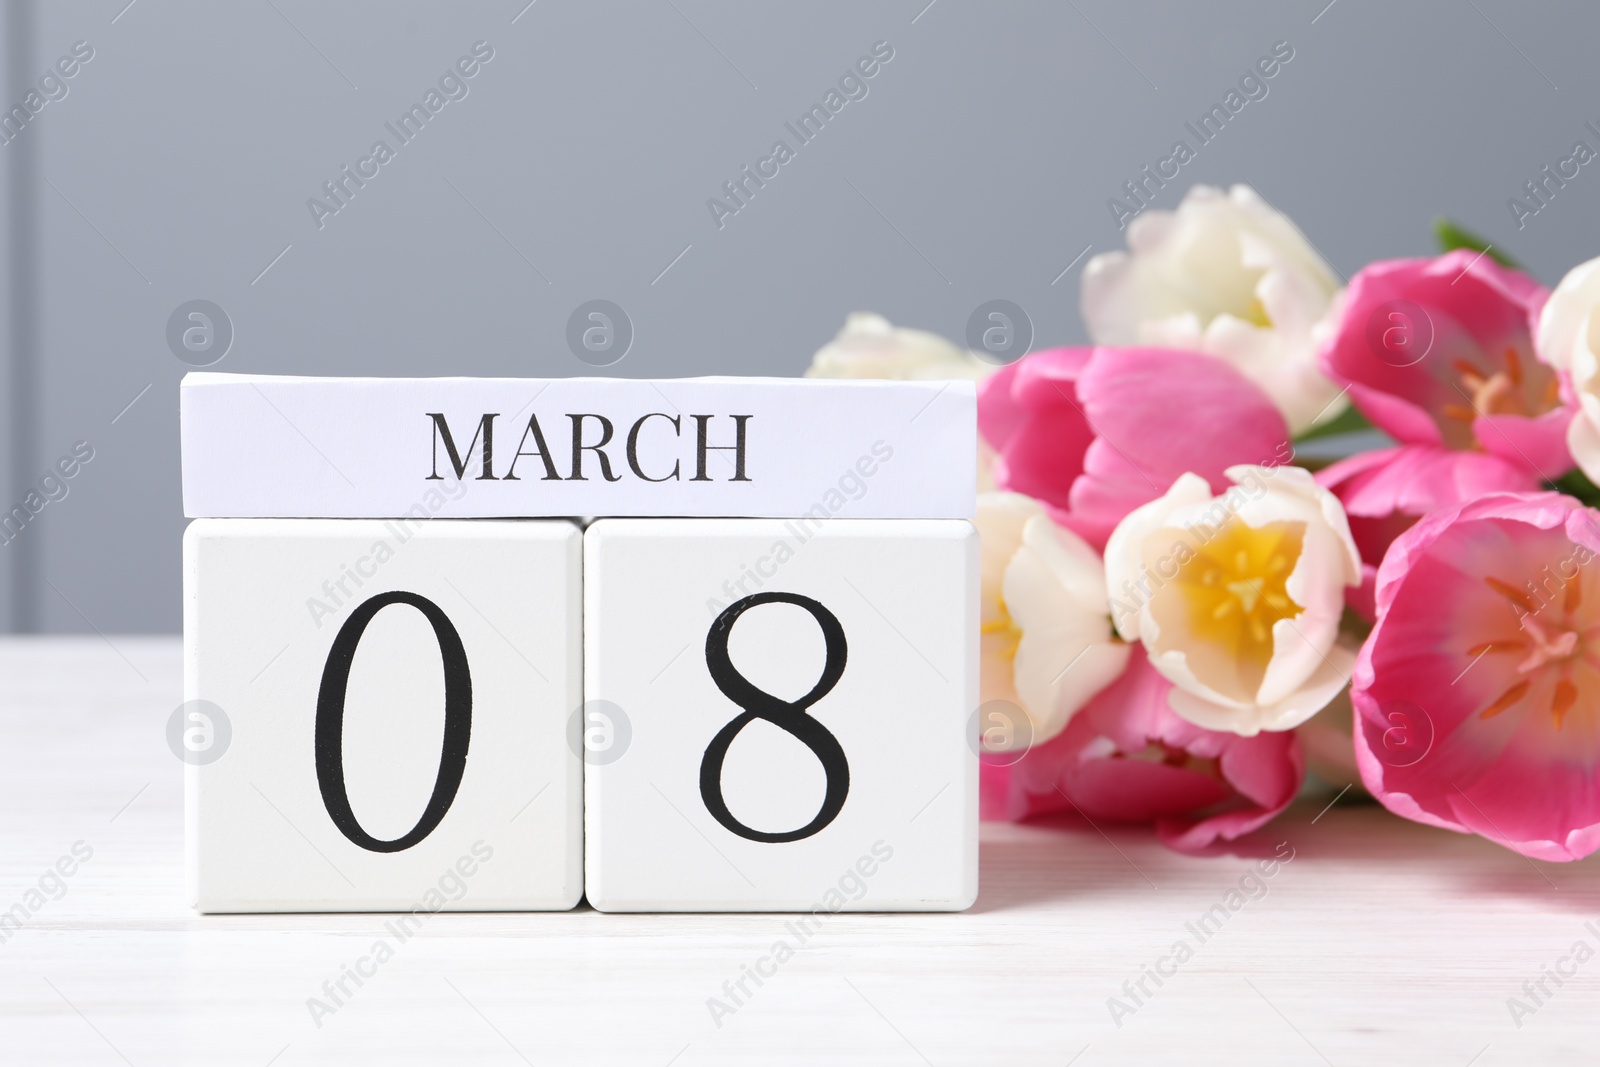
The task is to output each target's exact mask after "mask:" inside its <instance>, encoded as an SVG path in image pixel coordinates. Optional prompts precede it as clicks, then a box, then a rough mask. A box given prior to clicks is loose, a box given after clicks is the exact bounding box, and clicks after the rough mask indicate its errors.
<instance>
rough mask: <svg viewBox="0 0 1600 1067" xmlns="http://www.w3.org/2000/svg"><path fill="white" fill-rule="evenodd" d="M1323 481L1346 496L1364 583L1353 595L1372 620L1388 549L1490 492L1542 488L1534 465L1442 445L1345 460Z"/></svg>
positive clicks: (1321, 475) (1353, 603)
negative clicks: (1441, 512) (1438, 512)
mask: <svg viewBox="0 0 1600 1067" xmlns="http://www.w3.org/2000/svg"><path fill="white" fill-rule="evenodd" d="M1316 478H1317V483H1318V484H1319V485H1321V486H1322V487H1323V488H1324V489H1327V490H1329V491H1330V492H1332V493H1333V495H1334V496H1336V497H1338V498H1339V502H1340V503H1341V504H1343V505H1344V510H1345V515H1346V517H1348V519H1349V520H1350V534H1351V536H1352V537H1354V538H1355V542H1356V548H1357V549H1359V550H1360V552H1361V562H1362V567H1361V570H1362V581H1361V586H1360V588H1359V589H1353V590H1351V591H1350V592H1349V594H1348V595H1347V596H1346V601H1347V602H1348V604H1349V606H1350V607H1351V608H1352V609H1354V610H1355V611H1356V612H1357V613H1358V614H1359V615H1361V617H1362V618H1364V619H1366V620H1367V621H1368V622H1370V621H1372V611H1373V608H1372V599H1373V590H1374V584H1375V581H1376V577H1377V571H1378V564H1379V563H1381V562H1383V556H1384V553H1386V552H1388V551H1389V545H1390V544H1392V543H1393V542H1394V539H1395V538H1396V537H1399V536H1400V535H1401V534H1402V533H1404V532H1405V531H1406V530H1408V529H1410V527H1411V525H1412V524H1413V523H1415V522H1416V521H1417V520H1418V519H1419V518H1421V517H1422V516H1423V515H1426V514H1428V512H1430V511H1433V510H1435V509H1437V508H1442V507H1449V506H1450V505H1452V504H1457V503H1460V502H1461V501H1463V500H1471V499H1472V498H1473V497H1476V496H1482V495H1483V494H1485V493H1495V492H1519V491H1530V490H1534V489H1537V488H1538V487H1539V485H1538V477H1537V475H1534V474H1533V473H1532V472H1531V471H1529V470H1528V468H1527V467H1525V466H1521V465H1519V464H1515V463H1508V462H1507V461H1506V460H1503V459H1501V458H1500V457H1499V456H1495V455H1491V454H1490V453H1487V452H1453V451H1451V450H1450V449H1448V448H1445V447H1443V446H1442V445H1400V446H1399V447H1397V448H1380V449H1375V450H1373V451H1371V452H1362V453H1360V454H1358V455H1354V456H1351V457H1350V458H1349V459H1343V460H1340V461H1339V462H1337V463H1335V464H1333V465H1332V466H1331V467H1327V468H1325V469H1323V470H1321V471H1318V472H1317V475H1316Z"/></svg>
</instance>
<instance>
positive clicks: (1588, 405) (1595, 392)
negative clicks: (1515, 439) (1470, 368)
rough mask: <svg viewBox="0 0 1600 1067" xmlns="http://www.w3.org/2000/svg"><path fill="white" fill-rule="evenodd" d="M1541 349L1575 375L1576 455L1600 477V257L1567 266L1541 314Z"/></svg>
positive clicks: (1571, 436) (1570, 438) (1571, 445)
mask: <svg viewBox="0 0 1600 1067" xmlns="http://www.w3.org/2000/svg"><path fill="white" fill-rule="evenodd" d="M1536 347H1537V349H1538V352H1539V355H1540V356H1541V357H1542V358H1543V359H1544V361H1545V362H1546V363H1549V364H1551V365H1552V366H1555V367H1559V368H1560V369H1562V370H1564V371H1566V372H1567V373H1568V374H1570V375H1571V376H1572V387H1573V390H1574V391H1575V392H1576V393H1577V394H1578V406H1579V412H1578V414H1577V415H1576V416H1574V417H1573V420H1572V422H1571V423H1569V424H1568V425H1567V448H1568V450H1570V451H1571V452H1572V458H1573V461H1574V462H1576V463H1577V464H1578V466H1579V467H1580V468H1581V469H1582V470H1583V473H1584V474H1586V475H1588V476H1589V479H1590V480H1591V481H1600V259H1591V260H1589V261H1588V262H1587V263H1580V264H1578V265H1577V266H1576V267H1573V268H1572V269H1571V270H1569V271H1567V276H1566V277H1565V278H1562V279H1561V284H1560V285H1558V286H1556V287H1555V290H1554V291H1553V292H1552V293H1551V294H1550V299H1549V300H1548V301H1546V302H1545V305H1544V310H1543V311H1542V312H1540V314H1539V336H1538V339H1537V341H1536Z"/></svg>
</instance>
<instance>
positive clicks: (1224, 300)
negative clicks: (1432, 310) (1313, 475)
mask: <svg viewBox="0 0 1600 1067" xmlns="http://www.w3.org/2000/svg"><path fill="white" fill-rule="evenodd" d="M1338 290H1339V279H1338V277H1337V276H1336V275H1335V274H1334V272H1333V270H1332V268H1330V267H1329V266H1328V264H1327V263H1326V262H1324V261H1323V259H1322V257H1321V256H1320V255H1318V254H1317V251H1316V249H1314V248H1312V247H1311V245H1310V243H1309V242H1307V241H1306V239H1305V238H1304V237H1303V236H1302V235H1301V234H1300V231H1299V230H1297V229H1295V227H1294V224H1293V223H1292V222H1290V221H1289V219H1288V218H1287V217H1285V216H1284V215H1282V214H1280V213H1279V212H1278V211H1276V210H1275V209H1274V208H1272V206H1271V205H1269V204H1267V203H1266V202H1265V201H1263V200H1262V199H1261V197H1260V196H1258V195H1257V194H1256V192H1255V190H1253V189H1251V188H1250V187H1249V186H1246V185H1235V186H1234V187H1233V188H1232V189H1231V190H1229V191H1228V192H1226V193H1224V192H1223V191H1222V190H1221V189H1217V188H1214V187H1212V186H1208V185H1197V186H1195V187H1194V188H1192V189H1190V190H1189V192H1188V194H1187V195H1186V196H1184V198H1183V201H1182V202H1181V203H1180V204H1179V205H1178V208H1177V210H1176V211H1146V212H1145V213H1144V214H1142V215H1140V216H1139V217H1138V218H1136V219H1134V220H1133V221H1132V222H1130V223H1129V224H1128V251H1127V252H1106V253H1103V254H1101V255H1098V256H1095V257H1094V258H1093V259H1091V260H1090V261H1089V265H1088V266H1087V267H1085V268H1084V271H1083V287H1082V303H1083V318H1084V322H1085V323H1086V324H1087V325H1088V328H1089V336H1090V337H1091V338H1092V339H1093V340H1094V341H1095V343H1097V344H1104V345H1151V346H1155V347H1160V348H1178V349H1187V350H1190V351H1197V352H1205V353H1208V354H1210V355H1214V356H1217V357H1219V358H1221V359H1224V360H1226V361H1227V362H1229V363H1231V364H1232V365H1233V366H1234V367H1236V368H1237V369H1238V370H1239V371H1240V372H1241V373H1243V374H1244V375H1245V377H1247V378H1249V379H1250V380H1252V381H1253V382H1255V383H1256V384H1257V385H1259V386H1260V387H1261V388H1262V390H1263V391H1265V392H1266V394H1267V395H1268V396H1270V397H1271V398H1272V401H1273V403H1274V404H1276V405H1277V406H1278V409H1279V410H1280V411H1282V412H1283V417H1284V419H1285V420H1286V421H1287V422H1288V423H1289V429H1290V430H1291V431H1292V432H1293V433H1295V434H1299V433H1301V432H1302V431H1304V430H1306V429H1308V428H1309V427H1310V426H1311V425H1313V424H1314V423H1316V422H1325V421H1327V420H1328V419H1331V418H1333V417H1334V416H1336V415H1338V414H1339V412H1340V411H1341V410H1342V409H1343V401H1339V387H1338V386H1337V385H1334V384H1333V383H1332V382H1331V381H1329V380H1328V379H1327V378H1326V377H1325V376H1324V375H1323V374H1322V371H1321V370H1320V369H1319V368H1318V367H1317V358H1316V355H1317V353H1316V343H1315V339H1314V338H1313V328H1314V327H1316V326H1317V324H1318V323H1319V321H1321V320H1322V319H1323V317H1324V315H1325V314H1326V313H1327V312H1328V310H1329V305H1330V303H1331V302H1332V300H1333V297H1334V294H1335V293H1337V292H1338ZM1335 401H1339V402H1338V403H1335Z"/></svg>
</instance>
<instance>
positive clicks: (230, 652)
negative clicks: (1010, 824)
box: [175, 373, 978, 916]
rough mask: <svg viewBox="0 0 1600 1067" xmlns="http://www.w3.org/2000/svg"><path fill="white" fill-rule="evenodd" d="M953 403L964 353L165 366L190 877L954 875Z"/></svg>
mask: <svg viewBox="0 0 1600 1067" xmlns="http://www.w3.org/2000/svg"><path fill="white" fill-rule="evenodd" d="M975 421H976V416H975V398H974V392H973V387H972V385H971V384H970V383H965V382H815V381H801V380H779V379H731V378H729V379H683V380H665V381H641V380H605V379H565V380H556V381H537V380H527V379H466V378H444V379H333V378H330V379H316V378H271V377H264V376H251V375H220V374H210V373H205V374H191V375H189V376H188V377H187V378H186V379H185V382H184V386H183V392H182V423H183V438H182V450H183V473H184V500H185V510H186V512H187V513H188V514H189V515H190V517H192V518H194V519H195V520H196V521H195V522H194V523H192V524H191V526H190V528H189V530H188V532H187V534H186V535H185V545H184V548H185V551H184V562H185V566H184V576H185V578H184V597H185V612H184V631H185V694H184V696H185V704H184V706H183V708H182V709H180V711H181V712H182V716H183V718H184V721H186V722H194V723H199V724H202V727H203V730H202V727H195V729H196V730H197V731H201V732H202V733H203V735H204V737H205V738H206V739H207V740H206V743H205V747H203V749H196V750H195V751H193V752H190V751H186V750H185V749H182V748H175V751H177V752H179V754H180V755H181V756H183V757H184V759H185V762H186V763H187V764H188V766H187V767H186V768H185V773H186V775H187V778H186V798H187V803H186V809H187V834H186V839H187V849H188V870H189V885H190V899H191V903H192V904H193V905H194V906H195V907H196V908H197V909H198V910H200V911H202V912H227V911H387V912H409V913H412V914H413V915H418V916H425V915H426V914H431V913H433V912H437V911H442V910H505V911H519V910H551V909H563V908H569V907H572V906H573V905H575V904H576V903H578V901H579V900H580V899H582V898H583V897H584V895H585V893H586V892H587V896H588V899H589V902H590V903H591V904H592V905H594V906H595V907H596V908H598V909H600V910H603V911H605V910H617V911H624V910H627V911H684V910H697V911H764V910H765V911H773V910H778V911H815V910H818V909H822V910H826V911H840V910H861V911H894V910H958V909H961V908H965V907H967V906H969V905H970V904H971V903H972V900H973V899H974V897H975V895H976V891H977V756H976V750H977V746H976V743H975V738H974V737H973V736H971V735H972V734H973V733H974V728H973V726H972V723H973V722H974V721H975V720H974V717H973V715H974V711H975V709H976V705H977V670H978V667H977V638H978V607H977V581H978V579H977V541H976V532H975V530H974V529H973V527H972V525H971V523H970V521H968V520H969V519H970V517H971V514H972V511H973V507H974V498H973V491H972V488H971V487H972V485H973V484H974V479H973V464H974V459H975V454H976V426H975ZM574 515H581V516H592V517H596V518H594V519H592V520H585V521H581V522H580V521H577V520H573V519H571V518H566V517H565V516H574ZM584 526H587V531H586V532H585V530H584V529H583V527H584ZM183 736H184V737H188V736H189V734H187V733H185V734H184V735H183ZM202 752H203V754H202ZM845 874H848V875H849V877H848V878H847V879H844V880H843V881H841V879H842V878H844V875H845ZM846 882H848V885H849V892H843V891H841V890H840V889H839V888H838V887H839V886H841V885H844V884H845V883H846Z"/></svg>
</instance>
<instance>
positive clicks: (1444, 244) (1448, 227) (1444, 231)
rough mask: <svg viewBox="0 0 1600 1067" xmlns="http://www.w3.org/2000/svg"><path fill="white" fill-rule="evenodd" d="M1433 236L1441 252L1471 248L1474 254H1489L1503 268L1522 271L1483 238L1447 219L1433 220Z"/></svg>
mask: <svg viewBox="0 0 1600 1067" xmlns="http://www.w3.org/2000/svg"><path fill="white" fill-rule="evenodd" d="M1433 236H1434V238H1435V239H1436V240H1437V241H1438V242H1439V251H1441V252H1454V251H1455V250H1456V249H1458V248H1470V249H1472V250H1473V251H1474V252H1487V253H1489V258H1490V259H1492V260H1494V261H1495V262H1496V263H1498V264H1500V265H1501V266H1502V267H1509V268H1511V269H1512V270H1521V269H1522V265H1521V264H1519V263H1518V262H1517V261H1516V260H1514V259H1512V258H1511V257H1510V256H1508V255H1505V254H1504V253H1501V252H1496V251H1495V250H1494V248H1493V247H1492V246H1491V245H1490V244H1489V242H1488V241H1485V240H1484V239H1483V238H1482V237H1479V236H1478V235H1477V234H1475V233H1473V232H1472V231H1471V230H1469V229H1466V228H1465V227H1462V226H1458V225H1457V224H1455V223H1454V222H1451V221H1450V220H1449V219H1446V218H1437V219H1434V220H1433Z"/></svg>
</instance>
